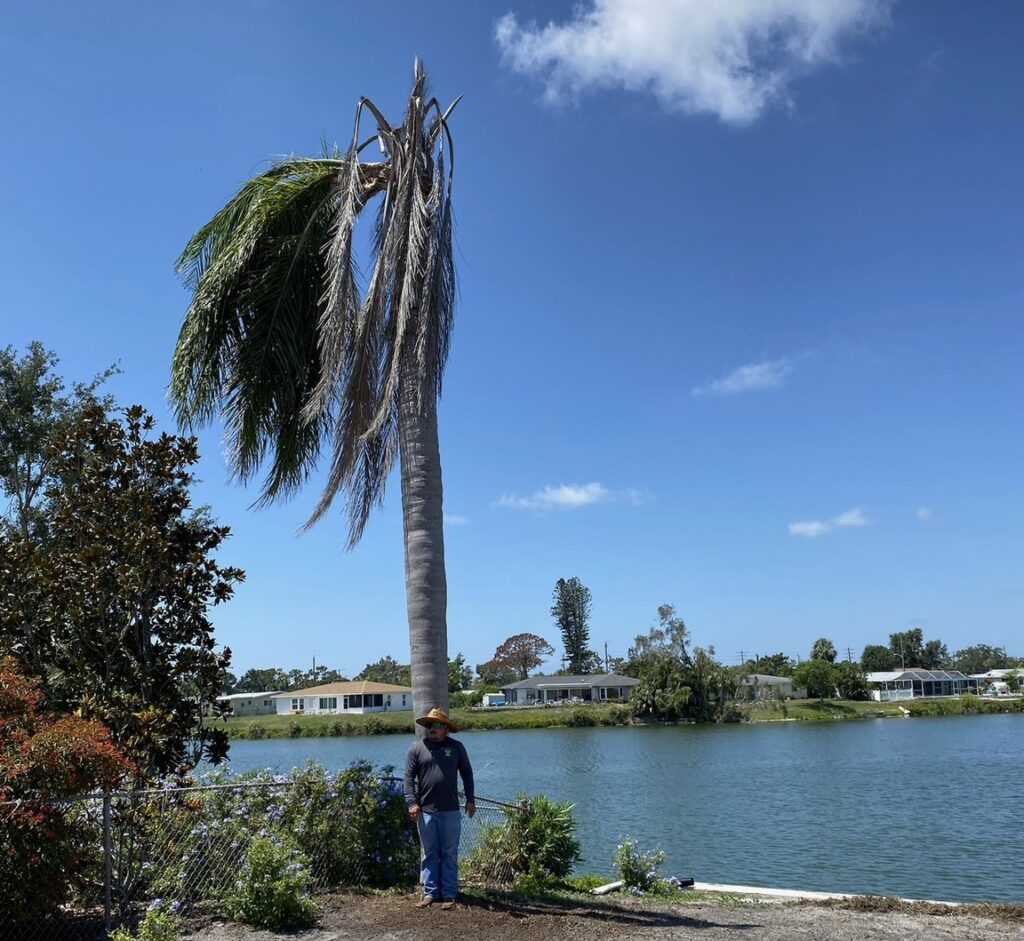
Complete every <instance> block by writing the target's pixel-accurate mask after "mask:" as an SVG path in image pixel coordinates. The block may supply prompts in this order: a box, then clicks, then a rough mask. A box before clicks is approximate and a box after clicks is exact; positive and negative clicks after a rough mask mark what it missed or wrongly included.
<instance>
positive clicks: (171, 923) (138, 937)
mask: <svg viewBox="0 0 1024 941" xmlns="http://www.w3.org/2000/svg"><path fill="white" fill-rule="evenodd" d="M180 929H181V923H180V922H179V921H178V918H177V915H176V914H175V913H174V910H173V908H170V907H168V906H165V905H164V904H163V902H162V901H161V900H160V899H156V900H155V901H154V902H152V903H151V904H150V906H149V910H148V911H147V912H146V916H145V917H144V918H143V919H142V922H141V924H140V925H139V927H138V930H137V932H136V933H135V934H131V933H130V932H129V931H128V930H127V929H125V928H118V929H117V931H115V932H114V933H113V934H112V935H111V936H110V941H178V932H179V931H180Z"/></svg>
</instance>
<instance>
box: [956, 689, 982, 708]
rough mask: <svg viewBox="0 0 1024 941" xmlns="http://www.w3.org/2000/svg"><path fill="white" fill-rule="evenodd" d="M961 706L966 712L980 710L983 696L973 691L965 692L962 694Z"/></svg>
mask: <svg viewBox="0 0 1024 941" xmlns="http://www.w3.org/2000/svg"><path fill="white" fill-rule="evenodd" d="M960 708H961V709H962V710H963V711H964V712H979V711H980V710H981V697H980V696H975V695H974V694H973V693H963V694H962V695H961V696H960Z"/></svg>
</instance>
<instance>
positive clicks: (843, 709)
mask: <svg viewBox="0 0 1024 941" xmlns="http://www.w3.org/2000/svg"><path fill="white" fill-rule="evenodd" d="M1000 713H1002V714H1006V713H1018V714H1024V699H1005V700H987V699H978V698H977V697H964V698H960V699H919V700H908V701H906V702H901V703H893V702H873V701H866V702H864V701H854V700H829V699H826V700H821V701H819V700H812V699H799V700H789V701H788V702H757V703H736V714H735V721H737V722H740V723H770V722H842V721H850V720H856V719H885V718H903V717H906V718H924V717H934V716H961V715H996V714H1000ZM452 718H453V720H454V721H455V723H456V725H457V726H458V727H459V729H460V731H466V732H473V731H488V730H503V729H549V728H592V727H599V726H606V727H608V726H639V727H646V726H658V725H686V724H693V723H692V722H689V723H688V722H657V721H648V720H639V719H636V718H634V717H633V715H632V713H631V712H630V710H629V708H628V707H627V706H622V705H589V706H588V705H577V706H554V707H551V708H546V709H544V708H539V709H492V710H483V709H454V710H452ZM215 724H216V725H217V726H219V727H223V728H225V729H226V731H227V733H228V735H229V736H230V737H231V738H233V739H246V740H260V739H268V738H321V737H325V738H343V737H351V736H359V735H403V734H405V735H412V734H413V731H414V726H413V714H412V712H409V711H404V712H388V713H371V714H369V715H324V716H244V717H230V718H228V719H227V720H226V723H225V724H224V725H221V723H220V722H216V723H215Z"/></svg>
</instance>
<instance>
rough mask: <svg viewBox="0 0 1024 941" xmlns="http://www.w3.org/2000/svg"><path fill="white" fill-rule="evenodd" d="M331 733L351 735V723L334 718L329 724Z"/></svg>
mask: <svg viewBox="0 0 1024 941" xmlns="http://www.w3.org/2000/svg"><path fill="white" fill-rule="evenodd" d="M330 729H331V735H351V734H352V724H351V723H350V722H342V721H341V719H335V720H334V721H333V722H332V723H331V726H330Z"/></svg>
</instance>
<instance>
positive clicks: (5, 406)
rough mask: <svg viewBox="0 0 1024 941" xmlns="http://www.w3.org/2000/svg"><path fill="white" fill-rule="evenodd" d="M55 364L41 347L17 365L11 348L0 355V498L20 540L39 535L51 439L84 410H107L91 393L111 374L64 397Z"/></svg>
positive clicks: (54, 356)
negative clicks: (98, 408) (2, 498)
mask: <svg viewBox="0 0 1024 941" xmlns="http://www.w3.org/2000/svg"><path fill="white" fill-rule="evenodd" d="M58 362H59V360H58V358H57V354H56V353H53V352H52V351H50V350H47V349H46V348H45V347H44V346H43V345H42V344H41V343H30V344H29V347H28V350H27V352H26V353H25V355H24V356H22V357H21V359H18V357H17V355H16V353H15V351H14V348H13V347H10V346H8V347H6V348H5V349H2V350H0V493H2V494H3V495H4V496H5V497H7V499H8V500H9V501H10V512H9V515H8V517H7V518H6V522H7V523H8V524H9V525H11V526H13V527H14V528H15V529H16V530H17V531H18V532H19V533H20V534H21V536H22V537H24V538H26V539H28V538H36V539H38V538H41V537H42V535H43V532H42V524H43V511H42V508H41V503H42V501H43V498H44V494H45V491H46V487H47V486H48V484H49V483H51V479H52V473H53V468H52V459H53V452H52V448H51V445H52V443H53V441H54V439H55V438H56V436H57V435H58V434H59V433H60V432H61V431H62V430H64V429H66V427H67V425H68V423H69V422H72V421H73V420H74V419H75V418H76V416H78V415H80V414H81V412H82V410H83V409H85V408H86V407H89V406H96V405H99V406H100V407H102V408H104V409H110V408H112V407H113V400H112V399H110V398H109V397H106V396H104V397H100V396H98V395H97V390H98V389H99V387H100V386H101V385H102V384H103V383H104V382H105V381H106V380H107V379H109V378H110V377H111V376H112V375H114V374H115V373H116V372H117V370H116V369H115V368H113V367H111V368H110V369H107V370H105V371H104V372H102V373H100V374H99V375H97V376H96V377H95V378H94V379H93V380H92V381H91V382H88V383H84V384H83V383H76V384H75V385H74V386H72V388H71V390H70V391H67V389H66V386H65V383H64V380H63V379H62V378H61V377H60V376H58V375H57V374H56V373H55V372H54V370H55V369H56V367H57V364H58Z"/></svg>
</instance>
